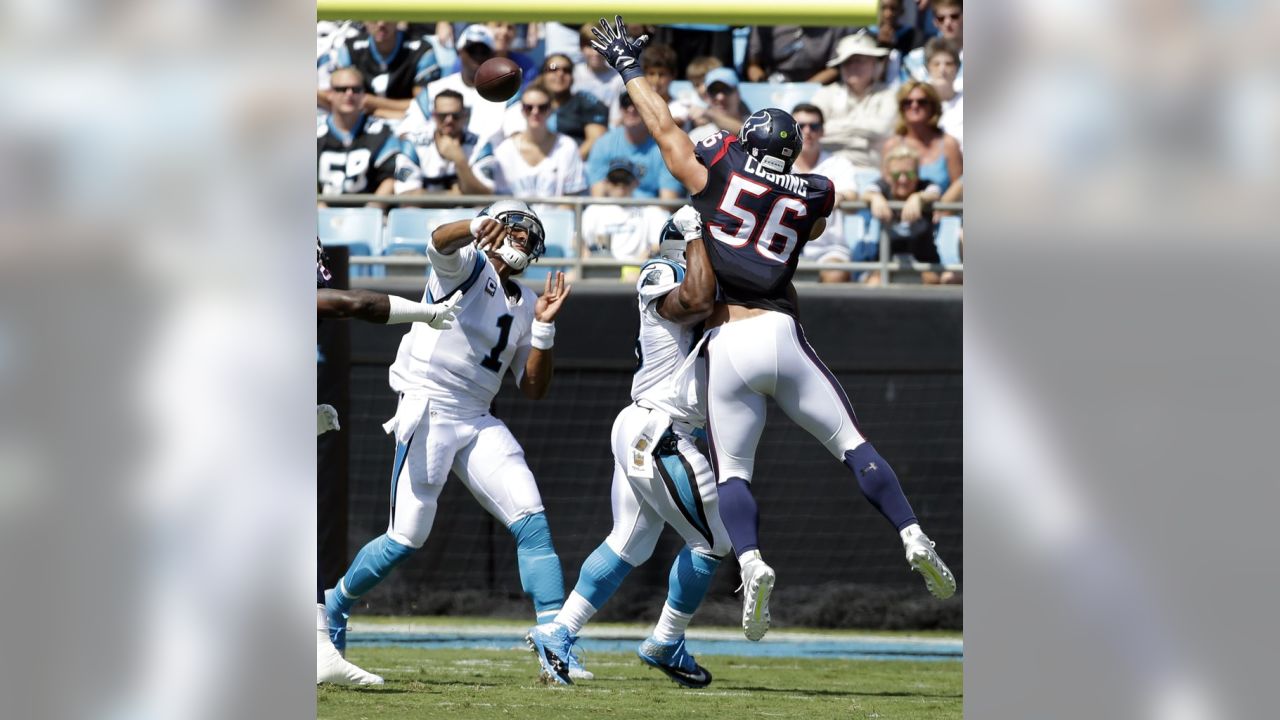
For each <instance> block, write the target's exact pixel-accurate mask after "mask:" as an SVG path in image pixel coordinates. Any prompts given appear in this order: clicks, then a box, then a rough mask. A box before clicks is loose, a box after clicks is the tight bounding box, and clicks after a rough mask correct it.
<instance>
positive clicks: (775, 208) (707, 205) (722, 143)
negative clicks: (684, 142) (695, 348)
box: [692, 130, 836, 315]
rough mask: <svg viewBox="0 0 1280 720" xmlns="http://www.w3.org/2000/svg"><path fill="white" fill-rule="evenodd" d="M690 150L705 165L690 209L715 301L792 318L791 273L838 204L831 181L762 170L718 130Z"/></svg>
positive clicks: (732, 137) (729, 135)
mask: <svg viewBox="0 0 1280 720" xmlns="http://www.w3.org/2000/svg"><path fill="white" fill-rule="evenodd" d="M694 154H695V155H696V156H697V158H698V161H699V162H701V163H702V164H703V165H705V166H706V168H707V185H706V187H704V188H703V189H702V192H700V193H698V194H697V195H694V196H693V197H692V200H693V207H694V208H695V209H696V210H697V211H698V212H699V213H701V215H702V236H703V244H704V245H705V246H706V248H707V256H708V257H709V258H710V260H711V267H712V268H713V269H714V270H715V273H716V281H717V283H718V284H719V286H720V293H721V297H720V299H721V300H723V301H724V302H727V303H729V304H731V305H743V306H746V307H755V308H764V309H766V310H777V311H778V312H784V313H787V314H788V315H795V314H796V311H795V305H794V304H793V303H792V302H791V299H790V298H789V297H788V290H789V288H790V285H791V278H792V277H793V276H794V275H795V273H796V263H798V262H799V261H800V250H801V248H803V247H804V244H805V243H806V242H808V241H809V233H810V232H811V231H812V230H813V226H814V224H815V223H817V222H818V221H819V220H820V219H822V218H825V217H827V216H828V215H830V214H831V210H832V209H833V208H834V207H835V200H836V193H835V188H834V187H833V186H832V185H831V180H829V179H828V178H827V177H826V176H824V175H814V174H808V173H805V174H790V173H782V174H779V173H774V172H770V171H768V170H765V169H764V168H762V167H760V166H759V164H758V163H757V162H756V159H755V158H753V157H751V156H750V155H748V154H747V152H746V151H745V150H744V149H743V148H742V144H741V143H739V142H738V136H737V135H734V134H732V133H729V132H726V131H723V130H722V131H720V132H718V133H716V134H715V135H712V136H711V137H709V138H707V139H705V140H703V141H702V142H699V143H697V144H695V145H694Z"/></svg>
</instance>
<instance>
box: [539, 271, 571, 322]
mask: <svg viewBox="0 0 1280 720" xmlns="http://www.w3.org/2000/svg"><path fill="white" fill-rule="evenodd" d="M554 275H555V282H552V277H551V276H552V273H548V274H547V285H546V288H545V289H543V291H542V295H541V296H540V297H539V298H538V302H537V304H535V305H534V306H533V317H534V318H535V319H536V320H537V321H538V322H544V323H549V322H555V320H556V315H559V314H560V306H561V305H564V299H565V298H567V297H569V291H570V290H572V289H573V286H572V285H566V284H565V282H564V273H562V272H556V273H554Z"/></svg>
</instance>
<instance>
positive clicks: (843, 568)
mask: <svg viewBox="0 0 1280 720" xmlns="http://www.w3.org/2000/svg"><path fill="white" fill-rule="evenodd" d="M383 289H393V290H394V289H395V288H383ZM417 292H421V290H420V286H419V290H418V291H417ZM402 294H405V295H411V294H415V293H412V292H410V291H407V290H405V291H403V292H402ZM961 309H962V304H961V298H960V295H959V293H957V292H952V291H949V290H941V291H939V290H936V289H932V288H930V289H915V290H911V289H906V290H888V291H884V290H882V291H870V290H858V289H850V288H844V289H840V290H836V291H832V290H827V289H824V288H810V289H808V290H807V291H805V290H802V291H801V317H802V320H803V324H804V329H805V333H806V335H807V337H808V339H809V341H810V343H811V344H812V345H813V346H814V348H815V349H816V350H817V351H818V353H819V355H821V357H822V358H823V360H824V361H825V362H826V363H827V365H828V366H829V367H830V368H831V370H832V371H833V372H834V373H835V375H836V377H837V378H838V379H839V380H840V382H841V384H842V385H843V386H844V388H845V390H846V392H847V393H848V394H849V397H850V400H851V401H852V402H853V406H854V409H855V411H856V412H857V414H858V420H859V424H860V425H861V426H862V429H863V431H864V432H865V433H866V434H867V435H868V437H869V438H871V440H872V441H873V442H874V443H875V445H876V447H877V449H878V450H879V452H880V453H881V454H882V455H883V456H884V457H885V458H886V459H888V460H889V461H890V462H891V463H893V465H894V468H895V470H896V471H897V473H898V475H899V476H900V477H901V478H902V480H903V484H904V486H905V487H906V491H907V495H908V497H909V498H910V500H911V502H912V504H913V505H914V507H915V510H916V513H917V515H918V516H919V517H920V518H921V521H922V524H923V526H924V528H925V530H926V531H927V532H928V533H929V534H930V536H931V537H932V538H933V539H934V540H936V541H937V542H938V548H939V550H940V551H942V552H943V553H944V555H943V556H944V558H945V559H946V560H947V562H948V563H949V564H950V566H951V568H952V570H954V571H955V572H956V574H957V576H958V577H960V578H961V580H963V564H964V563H963V559H964V558H963V553H962V545H961V542H962V534H961V521H962V516H961V507H962V506H961V468H962V463H961V459H962V455H961V448H962V445H961V442H962V420H961V417H962V397H963V396H962V374H961V369H962V362H961V349H962V342H961V339H962V323H961ZM637 324H638V321H637V318H636V310H635V301H634V295H633V294H632V293H631V292H628V291H627V289H626V288H625V287H603V288H601V287H597V288H589V287H582V288H575V290H574V293H573V296H572V297H571V298H570V299H569V301H568V303H567V304H566V306H565V309H564V311H563V313H562V316H561V318H560V319H559V321H558V322H557V326H558V329H557V334H556V376H555V380H554V383H553V385H552V390H551V394H550V396H549V397H548V398H546V399H544V400H542V401H540V402H531V401H528V400H525V399H524V398H523V397H521V396H520V395H519V393H518V391H517V390H516V389H515V388H514V387H513V385H512V383H511V382H510V381H508V382H507V383H506V384H505V385H504V388H503V391H502V392H501V393H500V394H499V396H498V399H497V403H496V411H497V415H498V416H499V417H501V418H502V419H503V420H505V421H506V422H507V424H508V425H509V426H510V428H511V430H512V432H513V433H514V434H515V436H516V437H517V438H518V439H519V440H520V442H521V443H522V444H523V446H524V448H525V452H526V456H527V458H528V461H529V465H530V467H531V469H532V470H533V473H534V475H535V477H537V478H538V484H539V487H540V488H541V491H542V496H543V502H544V505H545V506H546V509H547V515H548V518H549V520H550V523H551V529H552V534H553V536H554V538H555V543H556V547H557V549H558V551H559V553H560V557H561V560H562V563H563V565H564V570H565V580H566V583H567V584H568V585H569V586H570V587H571V586H572V584H573V583H574V582H575V581H576V578H577V570H578V567H579V566H580V565H581V563H582V561H583V559H584V558H585V557H586V556H587V555H588V554H589V553H590V552H591V551H592V550H593V549H594V548H595V547H596V545H598V544H599V543H600V541H601V540H602V539H603V538H604V536H605V535H606V534H607V533H608V531H609V527H610V522H611V521H610V518H611V514H610V504H609V485H610V480H611V467H612V459H611V455H610V452H609V431H610V428H611V426H612V423H613V418H614V416H615V415H616V414H617V412H618V410H619V409H621V408H622V407H624V406H625V405H626V404H627V403H628V402H629V396H628V393H629V389H630V379H631V369H632V367H633V366H634V355H633V345H634V342H635V332H636V327H637ZM350 333H351V386H350V395H351V398H350V402H351V408H350V411H349V412H348V413H347V414H346V415H345V416H344V419H343V429H344V432H346V433H349V443H350V473H349V475H350V477H349V487H350V495H349V502H350V513H349V527H350V530H349V536H348V543H347V546H348V551H349V556H350V555H354V553H355V552H356V551H357V550H358V549H359V548H360V546H361V545H362V544H363V543H364V542H366V541H368V540H369V539H370V538H372V537H374V536H376V535H378V534H379V533H381V532H382V531H384V530H385V528H386V522H387V508H388V501H389V497H388V493H389V489H390V484H389V478H390V468H391V457H392V452H393V449H394V446H393V443H392V441H391V440H390V439H389V438H388V437H387V436H386V435H384V434H383V433H382V430H381V428H380V427H379V426H380V424H381V423H382V422H383V421H385V420H386V419H387V418H389V417H391V415H392V414H393V413H394V409H395V397H394V395H393V394H392V393H391V391H390V389H389V388H388V387H387V370H386V368H387V366H388V364H389V363H390V362H391V361H392V359H393V358H394V356H395V351H396V347H397V346H398V343H399V340H400V338H401V336H402V335H403V333H404V328H403V327H384V326H373V325H368V324H364V323H352V324H351V326H350ZM757 458H758V460H757V476H756V481H755V489H756V493H757V497H758V499H759V501H760V506H761V540H762V547H763V548H764V549H765V552H766V555H767V557H768V558H769V560H770V563H771V564H772V565H773V566H774V567H775V569H776V570H777V572H778V576H779V589H778V593H777V595H776V598H777V601H776V603H775V616H776V617H777V619H778V620H779V622H783V623H785V622H786V621H787V620H788V619H790V620H791V621H792V622H794V623H802V624H819V625H860V626H876V627H921V626H924V627H935V626H945V627H958V626H959V622H960V613H959V603H958V602H952V603H950V604H938V603H936V602H935V601H933V600H932V599H930V598H928V596H927V594H926V593H925V592H924V589H923V584H922V582H921V581H920V579H919V578H918V576H916V575H915V574H914V573H912V572H910V570H909V569H908V567H907V565H906V563H905V561H904V560H903V556H902V548H901V543H900V542H899V540H898V538H897V536H896V532H895V531H894V530H893V528H892V527H891V526H890V525H889V524H888V522H887V521H886V520H884V519H883V518H882V517H881V516H880V515H879V514H878V513H876V512H875V510H874V509H873V508H872V507H871V506H870V505H869V504H868V503H867V502H866V501H865V500H864V499H863V497H862V496H861V494H860V492H859V491H858V489H857V485H856V483H855V482H854V480H853V478H852V477H851V476H850V475H849V473H848V471H847V470H846V469H845V468H844V466H843V465H842V464H840V463H839V462H838V461H836V460H835V459H834V458H832V457H831V456H830V455H829V454H828V453H827V452H826V450H825V449H824V448H823V447H822V446H821V445H820V444H819V443H818V442H817V441H816V440H814V439H813V438H812V437H810V436H809V435H808V434H807V433H805V432H804V431H803V430H801V429H800V428H799V427H798V426H796V425H795V424H793V423H791V421H790V420H789V419H788V418H786V416H785V415H783V414H782V413H781V412H780V411H779V410H778V409H777V408H776V407H775V406H773V405H772V404H771V405H770V410H769V417H768V424H767V426H766V430H765V435H764V438H763V440H762V443H761V447H760V451H759V453H758V455H757ZM678 547H679V539H678V538H677V536H676V535H675V534H674V533H673V532H671V531H668V532H667V533H665V534H664V536H663V541H662V542H661V543H660V544H659V546H658V549H657V551H656V552H655V555H654V559H653V560H652V561H650V562H649V563H647V564H646V565H644V566H642V567H640V568H638V569H637V570H636V571H635V572H633V573H632V575H631V576H630V577H629V578H628V580H627V582H626V583H625V584H624V586H623V589H622V590H621V591H620V592H619V596H618V598H617V599H616V600H615V602H613V603H611V605H610V608H609V612H606V613H602V615H601V617H602V619H607V618H610V617H615V618H619V619H624V618H632V617H642V618H648V619H652V618H653V617H656V614H657V611H658V610H660V609H661V599H662V597H663V596H664V595H665V592H666V582H667V573H668V570H669V567H670V562H671V559H672V558H673V557H674V555H675V553H676V551H677V549H678ZM736 573H737V566H736V563H735V562H734V561H733V560H727V561H726V563H725V567H724V568H722V569H721V570H720V572H719V574H718V576H717V581H716V584H715V585H714V587H713V589H712V591H711V593H710V595H709V598H708V605H709V606H716V605H717V604H720V605H722V606H723V608H722V610H723V612H720V613H719V614H716V613H717V611H714V610H710V609H709V610H708V611H707V612H706V613H704V616H705V615H708V614H710V615H712V616H713V617H715V618H716V619H718V620H720V621H723V622H730V623H732V622H734V619H733V616H732V613H733V611H732V608H733V607H735V606H736V602H737V601H736V600H735V599H734V596H733V590H734V588H735V587H736V586H737V584H738V581H737V577H736ZM364 600H365V605H364V607H362V608H361V610H360V611H364V612H369V611H372V612H387V613H432V614H433V613H448V612H458V613H470V614H486V613H494V614H510V613H525V614H531V610H529V609H528V608H529V605H528V603H527V601H526V600H524V599H523V598H522V597H521V596H520V581H519V576H518V573H517V571H516V562H515V544H514V541H513V540H512V538H511V537H510V535H509V534H508V532H507V531H506V529H505V528H503V527H501V526H499V525H498V523H496V522H495V521H494V520H493V519H492V518H490V517H489V516H488V515H487V514H486V513H484V512H483V511H482V510H481V509H480V508H479V506H478V505H477V503H476V502H475V501H474V500H473V499H471V498H470V496H469V494H468V493H467V491H466V489H465V488H464V487H463V486H462V485H461V484H460V483H457V482H455V481H451V482H450V483H449V485H448V486H447V487H446V489H445V491H444V493H443V495H442V497H441V503H440V510H439V513H438V515H437V518H436V522H435V527H434V529H433V531H432V534H431V538H430V539H429V540H428V541H427V544H426V546H425V547H424V548H423V549H422V550H421V551H419V552H418V553H417V554H416V555H415V556H414V557H412V558H410V559H409V560H408V561H407V562H406V563H405V564H404V565H402V566H401V567H400V568H399V569H398V570H397V571H396V573H395V574H394V575H393V576H392V577H391V578H390V579H389V580H387V581H386V582H384V583H383V584H382V585H381V586H379V587H378V588H377V589H376V590H374V591H373V592H372V593H370V595H369V596H368V597H367V598H365V599H364ZM788 601H790V602H788ZM904 602H905V603H908V604H909V605H910V607H909V608H908V610H906V611H903V610H902V608H903V607H904V605H903V603H904ZM904 612H905V614H904ZM722 616H723V617H722Z"/></svg>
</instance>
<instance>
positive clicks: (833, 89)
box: [811, 31, 897, 174]
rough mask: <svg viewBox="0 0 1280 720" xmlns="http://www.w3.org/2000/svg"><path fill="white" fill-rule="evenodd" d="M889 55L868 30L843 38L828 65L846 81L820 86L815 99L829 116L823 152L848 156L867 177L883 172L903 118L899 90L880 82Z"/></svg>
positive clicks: (825, 127)
mask: <svg viewBox="0 0 1280 720" xmlns="http://www.w3.org/2000/svg"><path fill="white" fill-rule="evenodd" d="M888 54H889V51H888V50H885V49H884V48H882V47H880V46H879V45H878V44H876V41H875V38H873V37H871V35H869V34H868V33H866V32H865V31H859V32H857V33H855V34H853V35H847V36H845V37H843V38H841V40H840V43H839V44H838V45H837V46H836V54H835V57H833V58H831V62H830V63H828V65H829V66H830V67H833V68H839V69H840V78H841V81H840V82H838V83H832V84H831V85H826V86H824V87H822V88H820V89H819V90H818V92H816V93H814V95H813V100H812V101H811V102H812V103H813V104H814V105H817V106H818V107H819V108H821V110H822V114H823V116H824V117H826V118H827V121H826V123H825V125H824V129H825V134H824V135H823V138H822V147H823V149H826V150H830V151H831V152H832V153H835V154H837V155H842V156H843V157H844V158H845V159H846V160H848V161H849V162H850V163H851V164H852V165H853V166H854V168H855V169H856V170H857V171H858V172H861V173H867V174H871V173H877V174H878V173H879V172H880V148H881V146H882V145H883V144H884V141H885V138H887V137H889V134H890V132H891V131H892V130H893V120H894V116H895V115H896V114H897V103H896V102H895V99H894V95H893V90H892V89H891V88H889V87H886V86H885V85H884V84H883V83H881V82H879V81H878V80H877V78H879V77H880V75H881V62H882V61H883V60H884V57H885V56H886V55H888Z"/></svg>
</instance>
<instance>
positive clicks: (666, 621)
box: [653, 603, 693, 643]
mask: <svg viewBox="0 0 1280 720" xmlns="http://www.w3.org/2000/svg"><path fill="white" fill-rule="evenodd" d="M692 619H693V613H682V612H680V611H679V610H677V609H675V608H673V607H671V603H665V604H663V606H662V617H660V618H658V625H657V627H655V628H654V629H653V639H654V640H657V641H658V642H660V643H673V642H675V641H677V640H679V639H680V638H682V637H684V631H685V630H686V629H687V628H688V627H689V621H690V620H692Z"/></svg>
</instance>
